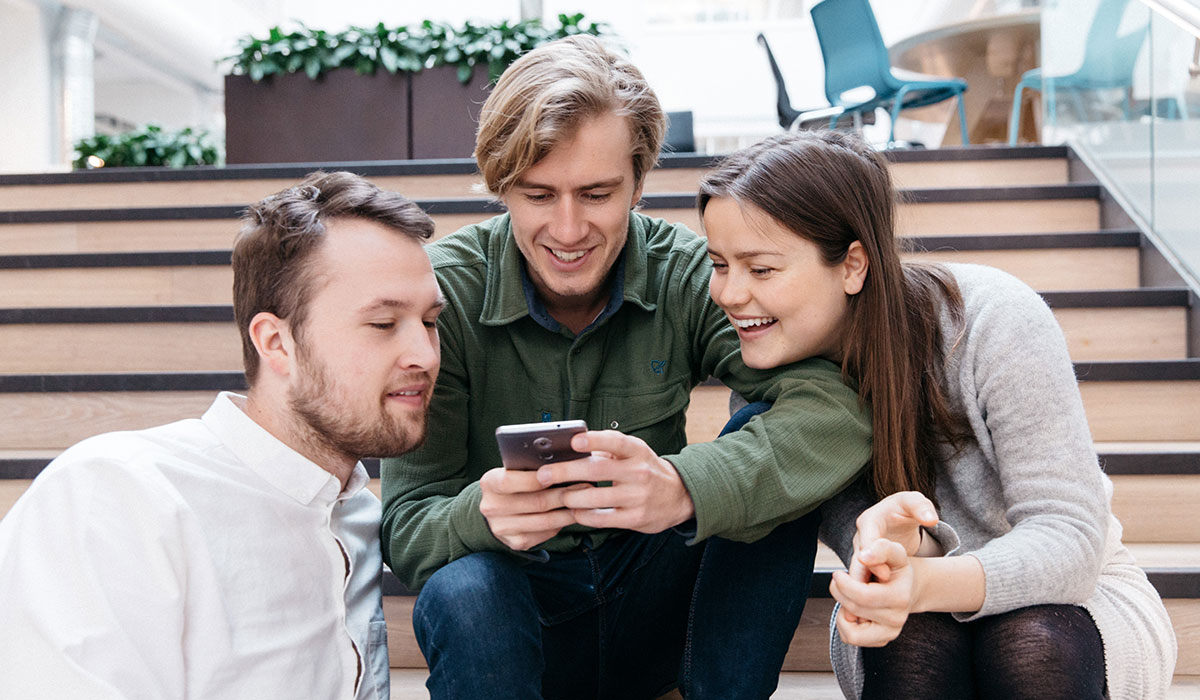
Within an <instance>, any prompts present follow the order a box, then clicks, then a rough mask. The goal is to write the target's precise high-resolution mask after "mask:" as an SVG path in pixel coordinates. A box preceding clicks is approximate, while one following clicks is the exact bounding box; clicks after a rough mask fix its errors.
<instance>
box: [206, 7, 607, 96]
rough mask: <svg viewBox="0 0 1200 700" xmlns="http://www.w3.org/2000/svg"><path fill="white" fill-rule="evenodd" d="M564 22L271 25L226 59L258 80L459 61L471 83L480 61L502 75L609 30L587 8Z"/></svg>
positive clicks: (562, 19) (235, 71)
mask: <svg viewBox="0 0 1200 700" xmlns="http://www.w3.org/2000/svg"><path fill="white" fill-rule="evenodd" d="M558 23H559V26H557V27H555V28H553V29H551V28H547V27H544V26H542V23H541V21H540V20H526V21H523V22H517V23H516V24H509V23H508V22H507V21H505V22H501V23H500V24H473V23H471V22H466V23H464V24H463V26H461V27H452V26H450V25H449V24H445V23H442V22H433V21H431V20H425V21H424V22H422V23H421V24H420V25H418V26H416V27H408V26H399V27H392V28H389V27H386V26H384V24H383V23H382V22H381V23H379V24H377V25H375V26H374V27H370V28H366V27H350V28H349V29H347V30H346V31H344V32H337V33H331V32H326V31H324V30H320V29H310V28H309V27H307V26H305V25H304V24H302V23H299V22H298V23H297V25H298V28H297V29H295V30H293V31H290V32H287V33H285V32H284V31H283V30H282V29H281V28H279V27H271V29H270V30H268V32H267V36H266V37H265V38H258V37H255V36H252V35H248V36H245V37H242V38H241V39H239V40H238V49H239V51H238V53H236V54H234V55H232V56H227V57H225V58H223V59H221V61H222V62H226V61H228V62H231V63H232V67H231V71H232V73H233V74H234V75H248V76H250V79H251V80H253V81H255V82H258V81H260V80H262V79H263V78H265V77H267V76H270V75H276V74H279V73H298V72H300V71H304V72H305V73H306V74H307V75H308V77H309V78H312V79H314V80H315V79H316V78H317V77H318V76H320V75H321V74H322V73H325V72H327V71H331V70H333V69H335V68H353V69H354V70H355V71H356V72H358V73H361V74H374V73H375V72H376V71H378V70H379V69H380V68H382V69H383V70H385V71H387V72H388V73H397V72H409V73H412V72H416V71H419V70H422V69H425V68H433V67H435V66H441V65H452V66H457V68H458V79H459V80H460V81H462V82H463V83H466V82H469V81H470V80H471V73H472V72H473V71H474V69H475V66H476V65H479V64H484V65H486V66H487V67H488V76H489V77H490V78H491V79H492V80H495V79H496V78H497V77H499V76H500V73H502V72H503V71H504V69H505V68H506V67H508V64H510V63H512V62H513V61H514V60H516V58H517V56H519V55H521V54H522V53H524V52H526V51H528V50H530V49H532V48H533V47H535V46H538V45H540V44H544V43H546V42H547V41H553V40H555V39H560V38H562V37H565V36H570V35H572V34H592V35H595V36H598V35H601V34H606V33H608V27H607V25H605V24H602V23H596V22H585V21H584V19H583V13H579V14H574V15H559V16H558Z"/></svg>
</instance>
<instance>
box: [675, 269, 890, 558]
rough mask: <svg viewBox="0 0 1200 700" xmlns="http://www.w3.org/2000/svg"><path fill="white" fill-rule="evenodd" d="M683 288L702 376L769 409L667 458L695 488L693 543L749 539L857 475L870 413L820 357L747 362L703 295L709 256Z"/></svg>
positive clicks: (867, 447)
mask: <svg viewBox="0 0 1200 700" xmlns="http://www.w3.org/2000/svg"><path fill="white" fill-rule="evenodd" d="M700 252H701V255H702V256H703V248H701V249H700ZM689 285H692V286H693V289H692V294H693V295H694V296H693V298H692V299H691V300H690V301H689V303H688V304H687V307H689V308H691V309H692V310H693V314H694V315H693V316H692V319H691V320H692V322H693V323H694V324H695V327H696V328H697V330H696V331H694V333H693V338H695V341H696V342H695V345H694V347H695V351H694V352H695V353H696V354H697V356H698V357H699V358H700V361H699V363H698V366H699V368H700V370H701V372H702V373H705V374H710V375H711V376H713V377H715V378H717V379H718V380H720V381H721V382H722V383H724V384H725V385H726V386H728V387H730V388H731V389H733V390H734V391H735V392H738V393H739V394H742V395H743V396H745V397H746V398H747V399H749V400H750V401H769V402H772V403H773V406H772V407H771V409H770V410H768V411H766V412H765V413H762V414H760V415H758V416H755V417H754V418H752V419H751V420H750V422H749V423H747V424H746V426H745V427H743V428H742V429H741V430H738V431H736V432H733V433H729V434H727V435H724V436H722V437H720V438H718V439H717V440H715V441H713V442H708V443H699V444H693V445H689V446H688V447H686V448H684V449H683V450H682V451H681V452H680V453H679V454H677V455H674V456H667V459H668V460H669V461H670V462H671V463H672V464H674V465H675V467H676V469H678V470H679V473H680V476H681V477H682V479H683V482H684V485H685V486H686V487H687V489H688V492H689V493H690V494H691V497H692V502H693V504H694V505H695V508H696V530H697V531H696V539H697V540H700V539H704V538H706V537H710V536H713V535H720V536H721V537H724V538H726V539H732V540H738V541H744V542H751V541H754V540H757V539H759V538H761V537H763V536H765V535H767V534H768V533H769V532H771V530H772V529H773V528H774V527H775V526H777V525H779V524H780V523H784V522H787V521H789V520H792V519H795V518H797V517H799V516H801V515H803V514H805V513H807V512H809V511H811V510H813V509H814V508H816V507H817V506H819V505H820V504H821V503H822V502H823V501H825V500H826V499H828V498H829V497H830V496H833V495H834V494H836V493H837V492H839V491H841V490H842V489H843V488H845V487H846V485H847V484H849V483H850V482H851V481H852V480H853V479H854V477H855V476H856V475H857V474H859V472H861V471H862V469H863V467H864V465H865V464H866V463H867V461H868V459H870V456H871V420H870V411H869V407H867V406H862V405H860V402H859V400H858V393H857V392H856V391H855V390H854V389H853V388H852V387H849V386H847V385H846V384H845V383H844V382H843V381H842V376H841V370H840V369H839V368H838V367H837V366H836V365H834V364H833V363H830V362H827V361H825V360H821V359H809V360H804V361H802V362H798V363H795V364H792V365H789V366H787V367H784V368H781V369H777V370H772V371H761V370H754V369H750V368H748V367H746V365H745V364H744V363H743V362H742V356H741V349H740V347H739V343H738V338H737V333H736V332H735V331H734V329H733V327H732V326H731V325H730V324H729V321H728V319H727V318H726V317H725V314H724V312H723V311H721V309H720V308H719V307H718V306H717V305H716V304H715V303H713V302H712V299H711V298H710V297H709V295H708V268H707V257H702V262H701V263H700V264H698V265H697V269H696V270H695V271H694V274H692V275H690V276H689V277H688V278H687V279H685V280H683V281H682V282H681V284H680V285H679V288H681V289H686V288H688V286H689Z"/></svg>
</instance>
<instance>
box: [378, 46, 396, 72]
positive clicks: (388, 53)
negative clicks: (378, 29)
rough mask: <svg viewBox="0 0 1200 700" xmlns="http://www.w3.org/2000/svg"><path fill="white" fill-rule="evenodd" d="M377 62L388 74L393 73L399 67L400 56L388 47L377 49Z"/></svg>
mask: <svg viewBox="0 0 1200 700" xmlns="http://www.w3.org/2000/svg"><path fill="white" fill-rule="evenodd" d="M379 60H380V62H381V63H383V67H384V68H386V69H387V72H389V73H395V72H396V70H397V69H398V68H399V67H400V54H398V53H396V50H395V49H393V48H392V47H390V46H381V47H379Z"/></svg>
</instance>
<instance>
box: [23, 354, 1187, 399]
mask: <svg viewBox="0 0 1200 700" xmlns="http://www.w3.org/2000/svg"><path fill="white" fill-rule="evenodd" d="M1075 376H1076V377H1078V378H1079V381H1084V382H1087V381H1092V382H1098V381H1107V382H1120V381H1188V380H1200V358H1193V359H1187V360H1143V361H1136V362H1123V361H1115V362H1076V363H1075ZM712 381H713V380H711V379H710V380H709V382H705V384H709V383H710V382H712ZM245 388H246V381H245V377H244V376H243V375H242V373H241V372H235V371H223V372H122V373H108V374H83V373H80V374H5V375H0V393H57V392H93V391H95V392H100V391H241V390H244V389H245Z"/></svg>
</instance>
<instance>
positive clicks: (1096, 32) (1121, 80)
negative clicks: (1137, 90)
mask: <svg viewBox="0 0 1200 700" xmlns="http://www.w3.org/2000/svg"><path fill="white" fill-rule="evenodd" d="M1128 4H1129V0H1100V4H1099V5H1098V6H1097V7H1096V16H1095V18H1094V19H1093V20H1092V26H1091V28H1090V29H1088V35H1087V44H1086V45H1085V46H1084V49H1083V63H1082V64H1081V65H1080V66H1079V70H1077V71H1075V72H1074V73H1071V74H1070V75H1055V76H1044V75H1042V69H1041V68H1034V69H1033V70H1030V71H1026V72H1025V74H1024V75H1022V76H1021V82H1019V83H1017V89H1016V90H1015V91H1014V92H1013V107H1012V116H1010V117H1009V119H1008V143H1009V145H1010V146H1015V145H1016V144H1017V134H1018V132H1020V130H1021V98H1022V97H1023V95H1024V91H1025V90H1026V89H1030V90H1037V91H1039V92H1042V93H1044V94H1045V95H1046V114H1047V115H1049V118H1050V119H1053V118H1054V115H1055V114H1057V111H1056V110H1057V108H1058V104H1057V98H1056V95H1055V93H1056V92H1057V91H1059V90H1064V91H1068V92H1069V93H1070V94H1071V96H1072V97H1073V98H1074V100H1075V104H1076V109H1077V110H1078V111H1079V112H1080V116H1081V117H1082V116H1083V100H1082V99H1081V98H1080V94H1081V93H1082V92H1083V91H1090V90H1109V89H1115V88H1123V89H1124V90H1125V98H1124V100H1123V102H1122V108H1123V111H1124V115H1125V120H1126V121H1129V119H1130V104H1129V91H1130V89H1131V88H1132V87H1133V68H1134V64H1136V63H1137V57H1138V54H1139V53H1140V52H1141V50H1142V44H1144V43H1145V41H1146V33H1147V29H1148V26H1149V25H1142V26H1141V27H1139V28H1137V29H1134V30H1132V31H1130V32H1128V33H1127V34H1123V35H1122V34H1119V33H1118V32H1119V30H1120V27H1121V18H1122V17H1124V15H1125V6H1126V5H1128Z"/></svg>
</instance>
